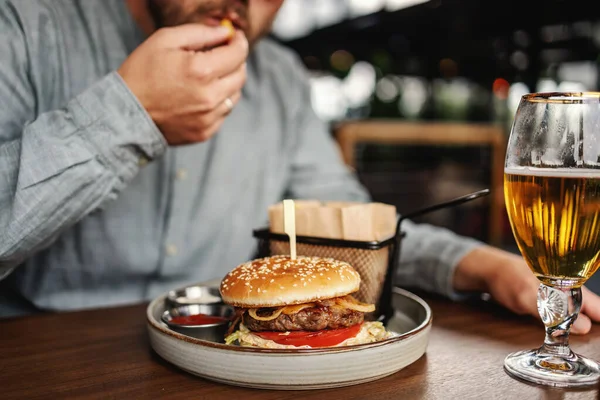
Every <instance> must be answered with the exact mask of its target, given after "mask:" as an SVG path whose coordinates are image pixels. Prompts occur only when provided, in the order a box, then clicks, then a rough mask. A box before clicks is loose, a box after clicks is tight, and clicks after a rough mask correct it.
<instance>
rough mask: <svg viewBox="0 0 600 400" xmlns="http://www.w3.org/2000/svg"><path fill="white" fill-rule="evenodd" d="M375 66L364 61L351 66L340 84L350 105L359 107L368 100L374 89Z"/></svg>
mask: <svg viewBox="0 0 600 400" xmlns="http://www.w3.org/2000/svg"><path fill="white" fill-rule="evenodd" d="M376 79H377V74H376V73H375V68H374V67H373V66H372V65H371V64H369V63H368V62H365V61H359V62H357V63H356V64H354V65H353V66H352V68H351V69H350V72H349V73H348V75H347V76H346V79H345V80H344V82H343V85H342V92H343V94H344V97H345V98H346V101H347V102H348V105H349V106H350V107H360V106H363V105H366V104H368V103H369V102H370V99H371V96H372V95H373V92H374V91H375V80H376Z"/></svg>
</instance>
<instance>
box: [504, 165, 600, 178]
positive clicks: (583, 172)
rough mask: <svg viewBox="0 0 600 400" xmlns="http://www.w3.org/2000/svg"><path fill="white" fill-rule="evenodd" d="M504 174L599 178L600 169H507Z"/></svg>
mask: <svg viewBox="0 0 600 400" xmlns="http://www.w3.org/2000/svg"><path fill="white" fill-rule="evenodd" d="M504 173H505V174H511V175H528V176H545V177H549V178H600V169H593V168H537V167H508V168H504Z"/></svg>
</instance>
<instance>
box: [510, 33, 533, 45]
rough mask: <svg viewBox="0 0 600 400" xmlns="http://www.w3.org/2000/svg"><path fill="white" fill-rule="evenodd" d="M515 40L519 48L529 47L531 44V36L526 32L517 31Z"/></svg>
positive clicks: (514, 35)
mask: <svg viewBox="0 0 600 400" xmlns="http://www.w3.org/2000/svg"><path fill="white" fill-rule="evenodd" d="M513 40H514V41H515V44H516V45H517V46H519V47H528V46H529V44H530V43H531V39H530V38H529V34H528V33H527V32H525V31H521V30H518V31H515V33H514V34H513Z"/></svg>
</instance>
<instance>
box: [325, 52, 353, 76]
mask: <svg viewBox="0 0 600 400" xmlns="http://www.w3.org/2000/svg"><path fill="white" fill-rule="evenodd" d="M329 62H330V63H331V66H332V67H333V68H334V69H337V70H338V71H343V72H346V71H348V70H349V69H350V68H351V67H352V64H354V56H353V55H352V54H350V53H349V52H348V51H346V50H336V51H334V52H333V53H332V54H331V57H330V58H329Z"/></svg>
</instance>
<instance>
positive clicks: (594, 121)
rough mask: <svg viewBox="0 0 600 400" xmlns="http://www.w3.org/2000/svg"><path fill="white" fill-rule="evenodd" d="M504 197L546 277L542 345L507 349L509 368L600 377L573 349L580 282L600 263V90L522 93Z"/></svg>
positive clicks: (572, 383) (577, 381)
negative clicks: (571, 336)
mask: <svg viewBox="0 0 600 400" xmlns="http://www.w3.org/2000/svg"><path fill="white" fill-rule="evenodd" d="M504 198H505V202H506V209H507V212H508V216H509V219H510V224H511V227H512V231H513V234H514V237H515V240H516V242H517V245H518V246H519V250H520V251H521V254H522V255H523V257H524V258H525V261H526V262H527V264H528V265H529V267H530V268H531V270H532V271H533V273H534V274H535V276H536V277H537V278H538V279H539V280H540V287H539V290H538V298H537V307H538V311H539V314H540V317H541V319H542V322H543V323H544V325H545V327H546V337H545V340H544V343H543V344H542V346H541V347H540V348H537V349H533V350H525V351H519V352H517V353H513V354H510V355H508V357H506V359H505V362H504V367H505V369H506V371H507V372H508V373H509V374H511V375H513V376H515V377H517V378H520V379H523V380H526V381H529V382H534V383H537V384H543V385H550V386H559V387H578V386H588V385H594V384H597V383H598V379H599V378H600V368H599V364H598V363H597V362H596V361H593V360H590V359H588V358H585V357H582V356H581V355H578V354H575V353H573V352H572V351H571V349H570V347H569V341H568V340H569V330H570V328H571V325H572V324H573V322H574V321H575V319H576V318H577V315H578V313H579V309H580V307H581V300H582V298H581V286H582V285H583V284H584V283H585V282H586V281H587V280H588V279H589V278H590V277H591V276H592V275H593V274H594V272H596V270H597V269H598V267H599V266H600V93H591V92H585V93H532V94H527V95H525V96H523V97H522V98H521V101H520V103H519V106H518V108H517V112H516V114H515V119H514V122H513V126H512V129H511V132H510V137H509V140H508V147H507V154H506V162H505V169H504Z"/></svg>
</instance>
